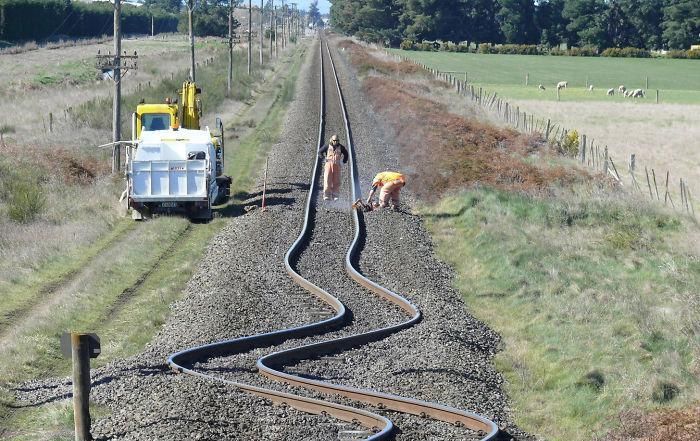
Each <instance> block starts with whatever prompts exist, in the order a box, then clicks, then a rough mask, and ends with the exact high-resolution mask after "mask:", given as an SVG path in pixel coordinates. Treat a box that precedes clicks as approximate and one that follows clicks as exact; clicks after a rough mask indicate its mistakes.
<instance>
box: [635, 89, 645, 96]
mask: <svg viewBox="0 0 700 441" xmlns="http://www.w3.org/2000/svg"><path fill="white" fill-rule="evenodd" d="M632 97H633V98H644V90H642V89H634V92H632Z"/></svg>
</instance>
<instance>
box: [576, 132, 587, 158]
mask: <svg viewBox="0 0 700 441" xmlns="http://www.w3.org/2000/svg"><path fill="white" fill-rule="evenodd" d="M578 149H579V155H580V156H581V158H580V159H581V163H582V164H585V163H586V135H581V138H580V139H579V144H578Z"/></svg>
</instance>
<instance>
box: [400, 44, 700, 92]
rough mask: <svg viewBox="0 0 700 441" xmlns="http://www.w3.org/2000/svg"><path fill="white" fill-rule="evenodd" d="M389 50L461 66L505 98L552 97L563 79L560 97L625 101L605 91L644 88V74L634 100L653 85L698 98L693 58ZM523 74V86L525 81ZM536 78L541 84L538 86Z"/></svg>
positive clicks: (699, 81)
mask: <svg viewBox="0 0 700 441" xmlns="http://www.w3.org/2000/svg"><path fill="white" fill-rule="evenodd" d="M392 52H393V53H396V54H400V55H402V56H405V57H409V58H411V59H414V60H416V61H417V62H419V63H423V64H426V65H428V66H430V67H433V68H435V69H438V70H440V71H443V72H448V71H453V72H461V73H460V74H455V76H457V77H458V78H460V79H464V72H467V77H468V80H469V82H470V83H473V84H475V85H477V86H482V87H484V88H485V89H486V90H487V91H489V92H493V91H495V92H497V93H498V94H499V95H501V96H504V97H508V98H514V99H536V100H556V99H557V96H556V88H555V87H554V86H555V85H556V83H558V82H559V81H568V82H569V88H568V89H567V90H563V91H562V93H561V100H562V101H584V100H586V101H588V100H601V101H603V100H605V101H624V100H627V101H630V99H626V98H624V97H621V96H618V95H615V96H614V97H608V96H607V95H606V91H607V89H609V88H612V87H615V88H616V87H617V86H619V85H620V84H624V85H625V86H627V88H628V89H636V88H642V89H647V87H646V82H647V79H648V82H649V87H648V92H647V99H646V100H637V101H638V102H648V103H654V102H655V101H656V99H655V98H656V96H655V93H656V90H657V89H658V90H659V91H660V92H659V93H660V102H665V103H682V104H700V75H698V74H697V72H698V69H700V62H699V61H697V60H675V59H665V58H646V59H643V58H605V57H554V56H537V55H486V54H461V53H449V52H417V51H403V50H394V51H392ZM526 75H528V76H529V79H528V86H525V76H526ZM587 83H588V84H592V85H594V86H595V89H594V91H593V92H588V91H586V90H585V87H586V84H587ZM538 84H542V85H543V86H545V88H546V89H547V90H545V91H541V90H539V89H538V88H537V85H538Z"/></svg>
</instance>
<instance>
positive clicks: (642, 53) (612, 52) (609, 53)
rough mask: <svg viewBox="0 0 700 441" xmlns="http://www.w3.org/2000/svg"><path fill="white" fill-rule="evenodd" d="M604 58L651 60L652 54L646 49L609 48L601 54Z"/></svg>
mask: <svg viewBox="0 0 700 441" xmlns="http://www.w3.org/2000/svg"><path fill="white" fill-rule="evenodd" d="M600 55H601V56H602V57H625V58H649V57H651V53H650V52H649V51H648V50H646V49H639V48H636V47H624V48H619V47H609V48H607V49H605V50H604V51H603V52H602V53H601V54H600Z"/></svg>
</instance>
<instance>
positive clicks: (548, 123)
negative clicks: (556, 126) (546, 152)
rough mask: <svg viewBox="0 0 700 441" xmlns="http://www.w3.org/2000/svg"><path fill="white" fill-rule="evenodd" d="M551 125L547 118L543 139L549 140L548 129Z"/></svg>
mask: <svg viewBox="0 0 700 441" xmlns="http://www.w3.org/2000/svg"><path fill="white" fill-rule="evenodd" d="M551 124H552V121H551V120H550V119H549V118H547V128H546V129H545V132H544V139H549V129H550V126H551Z"/></svg>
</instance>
